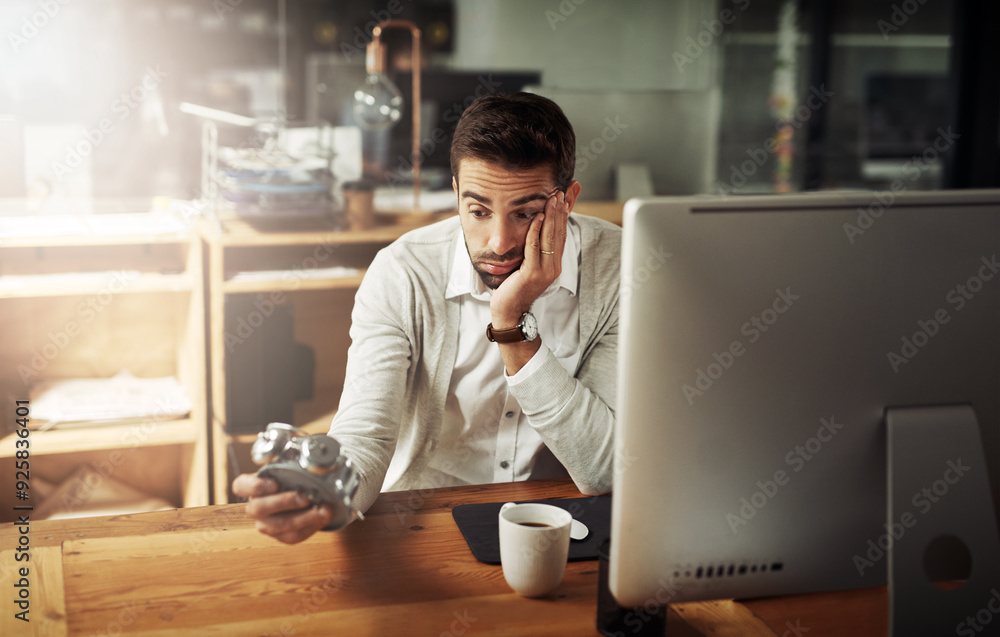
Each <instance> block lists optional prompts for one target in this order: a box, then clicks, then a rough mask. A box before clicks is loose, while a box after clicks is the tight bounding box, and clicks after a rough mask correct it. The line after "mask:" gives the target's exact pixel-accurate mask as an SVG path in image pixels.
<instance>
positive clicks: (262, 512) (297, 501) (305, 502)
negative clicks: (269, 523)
mask: <svg viewBox="0 0 1000 637" xmlns="http://www.w3.org/2000/svg"><path fill="white" fill-rule="evenodd" d="M309 504H310V502H309V498H307V497H305V496H304V495H302V494H300V493H296V492H295V491H283V492H282V493H276V494H275V495H266V496H260V497H254V498H250V501H249V502H247V515H248V516H250V517H252V518H254V519H255V520H264V519H266V518H268V517H271V516H273V515H278V514H282V513H287V512H289V511H300V510H302V509H304V508H306V507H307V506H309Z"/></svg>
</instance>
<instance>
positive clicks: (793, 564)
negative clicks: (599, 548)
mask: <svg viewBox="0 0 1000 637" xmlns="http://www.w3.org/2000/svg"><path fill="white" fill-rule="evenodd" d="M623 226H624V235H623V256H622V297H621V306H620V307H621V314H620V343H619V389H618V431H617V433H616V475H615V497H614V503H613V513H612V531H611V556H610V566H611V568H610V579H609V586H610V589H611V591H612V593H613V594H614V595H615V597H616V598H617V599H618V601H619V603H620V604H622V605H623V606H639V605H642V604H643V603H645V602H647V601H648V600H651V599H655V600H658V601H660V602H663V601H666V600H669V601H673V602H679V601H685V600H695V599H714V598H740V597H744V598H745V597H753V596H765V595H779V594H790V593H799V592H807V591H819V590H832V589H845V588H865V587H872V586H881V585H885V584H886V579H887V578H886V574H887V562H888V556H887V553H888V552H887V551H886V547H887V546H888V544H889V543H890V542H891V541H892V538H891V537H890V536H893V535H894V534H896V533H897V531H899V530H900V529H904V527H903V526H901V525H900V524H894V523H890V521H889V520H888V518H887V500H886V498H887V487H886V481H887V460H886V449H887V443H886V437H887V436H886V424H885V420H886V418H885V414H886V412H887V409H894V408H898V407H908V406H935V405H968V406H971V408H972V410H973V412H974V414H975V419H976V421H977V423H978V430H979V431H978V437H979V441H980V442H981V447H982V452H983V453H984V454H985V458H986V460H985V469H984V467H983V466H981V465H975V466H976V469H975V470H974V471H972V472H971V474H975V473H976V472H979V475H980V477H983V478H984V479H987V480H988V485H989V487H988V489H986V491H987V493H988V492H989V491H992V503H993V504H992V508H991V507H990V506H987V507H985V508H983V509H980V510H978V511H977V512H976V515H977V516H978V518H977V519H978V520H981V521H983V523H984V524H987V525H988V526H990V527H991V528H993V529H994V531H993V532H994V533H995V526H996V521H997V519H998V518H1000V509H998V508H997V503H998V502H1000V262H998V258H1000V191H948V192H924V193H907V192H896V193H893V192H880V193H858V192H853V193H811V194H795V195H781V196H763V197H746V198H714V197H685V198H650V199H635V200H631V201H629V202H628V203H627V204H626V206H625V216H624V223H623ZM969 453H972V452H971V451H970V452H969ZM969 457H971V456H968V455H965V454H963V458H966V459H967V458H969ZM980 458H982V455H980ZM956 466H958V467H959V468H960V469H961V468H962V467H964V466H966V461H965V460H962V461H961V462H960V463H959V464H958V465H956ZM924 469H925V470H927V471H929V472H930V473H929V474H928V475H930V476H932V477H933V476H935V475H937V476H938V478H939V479H938V480H933V481H931V482H929V483H928V486H929V488H930V490H929V491H926V492H921V491H917V492H915V493H914V494H913V497H912V498H907V500H906V504H907V508H908V509H909V510H906V511H899V510H898V508H897V511H896V513H897V514H899V515H906V516H907V517H905V518H901V519H903V520H906V521H908V522H909V521H912V522H914V523H915V524H919V523H920V522H921V521H922V520H925V519H930V516H931V515H932V512H933V510H934V508H935V507H941V506H942V505H940V504H938V503H939V502H941V501H942V500H944V499H947V494H946V492H947V488H948V485H949V484H951V481H952V479H955V477H956V475H960V474H961V475H964V474H963V473H962V472H960V473H959V474H956V473H955V471H956V469H955V467H954V466H950V465H948V464H946V463H942V464H941V466H939V467H938V466H932V467H924ZM984 473H985V474H986V476H983V475H982V474H984ZM971 474H970V475H971ZM970 480H971V478H970ZM939 483H940V485H943V486H944V490H945V493H941V492H940V491H939V490H938V488H939V487H938V484H939ZM987 501H989V500H988V499H987ZM939 511H940V510H939ZM898 521H899V520H898V519H897V521H896V522H898ZM994 584H995V582H994ZM665 598H666V599H665Z"/></svg>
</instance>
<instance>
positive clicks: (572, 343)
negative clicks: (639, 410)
mask: <svg viewBox="0 0 1000 637" xmlns="http://www.w3.org/2000/svg"><path fill="white" fill-rule="evenodd" d="M542 258H545V257H544V256H543V257H542ZM453 263H454V265H453V267H452V271H451V276H450V278H449V281H448V286H447V289H446V291H445V296H446V298H447V299H449V300H451V299H453V300H455V301H456V302H458V303H459V304H460V306H461V311H460V316H461V318H460V327H459V332H458V355H457V357H456V359H455V369H454V371H453V372H452V376H451V386H450V388H449V392H448V398H447V403H446V405H445V416H444V422H442V427H441V434H440V438H439V440H438V445H437V451H436V452H435V454H434V456H433V457H432V458H431V461H430V464H429V466H428V468H427V475H426V478H427V479H428V481H429V483H430V484H433V485H434V486H440V487H444V486H455V485H463V484H486V483H492V482H512V481H516V480H526V479H528V478H529V477H531V474H532V470H533V469H534V468H535V460H536V458H538V456H539V454H540V453H542V452H543V451H544V444H543V443H542V441H541V439H540V438H539V436H538V434H537V433H536V432H535V430H534V429H533V428H532V427H531V424H530V423H528V419H527V417H526V416H524V415H523V414H522V413H521V408H520V406H519V405H518V404H517V401H516V400H515V399H514V398H513V397H512V396H511V395H510V392H509V391H508V386H513V385H517V384H518V383H522V382H530V377H531V373H532V371H534V369H535V368H536V367H537V366H538V365H539V364H540V360H541V359H542V357H541V356H540V354H541V352H542V349H541V348H548V349H549V350H550V351H551V352H552V354H553V355H554V356H555V358H556V359H557V360H558V361H559V363H560V365H562V367H563V368H564V369H566V370H567V371H568V372H569V373H570V374H573V373H574V371H575V370H576V366H577V364H578V362H579V359H580V352H579V345H580V321H579V297H578V295H577V294H578V287H579V271H580V237H579V229H578V228H576V227H575V226H574V225H572V224H570V225H569V226H568V231H567V233H566V246H565V249H564V250H563V257H562V272H561V273H560V275H559V278H558V279H556V280H555V281H553V282H552V284H551V285H550V286H549V287H548V288H547V289H546V290H545V292H543V293H542V294H541V296H539V297H538V299H536V300H535V302H534V303H533V304H532V306H531V312H532V314H534V315H535V318H536V319H537V320H538V334H539V336H540V338H541V339H542V343H541V348H539V351H538V352H536V354H535V355H534V356H533V357H532V358H531V360H529V361H528V363H527V364H525V366H524V367H522V368H521V369H520V370H519V371H518V372H517V373H516V374H514V375H513V376H507V374H506V371H505V370H504V365H503V359H502V358H501V357H500V348H499V347H498V346H497V344H496V343H491V342H490V341H489V340H488V339H487V338H486V326H487V325H488V324H489V323H490V321H491V320H492V316H491V314H490V297H491V295H492V290H490V289H489V288H487V287H486V286H485V285H483V282H482V280H481V279H480V278H479V275H478V274H477V273H476V271H475V269H473V267H472V260H471V259H470V258H469V253H468V250H467V249H466V246H465V240H464V237H463V236H462V234H461V233H460V234H459V235H458V237H457V239H456V241H455V259H454V262H453Z"/></svg>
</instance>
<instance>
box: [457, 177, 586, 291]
mask: <svg viewBox="0 0 1000 637" xmlns="http://www.w3.org/2000/svg"><path fill="white" fill-rule="evenodd" d="M452 186H453V187H454V188H455V192H456V193H457V194H458V213H459V217H460V218H461V221H462V231H463V232H464V233H465V247H466V249H467V250H468V251H469V257H471V258H472V267H473V268H475V270H476V272H477V273H479V277H480V278H481V279H482V281H483V284H484V285H486V286H487V287H489V288H491V289H496V288H498V287H500V284H501V283H503V282H504V281H505V280H506V279H507V277H509V276H510V274H511V273H512V272H514V271H515V270H517V269H518V268H519V267H521V261H522V260H523V259H524V244H525V237H526V236H527V234H528V226H530V225H531V220H532V219H533V218H534V217H535V215H537V214H539V213H541V212H543V211H544V210H545V202H546V201H548V198H549V197H550V196H552V195H553V194H555V193H556V192H557V190H558V189H557V187H556V184H555V181H554V180H553V178H552V169H551V167H549V166H538V167H535V168H531V169H529V170H523V171H518V172H511V171H509V170H505V169H504V168H501V167H500V166H498V165H496V164H490V163H487V162H484V161H480V160H476V159H463V160H461V162H460V163H459V166H458V179H457V181H455V180H453V181H452ZM570 205H572V204H570Z"/></svg>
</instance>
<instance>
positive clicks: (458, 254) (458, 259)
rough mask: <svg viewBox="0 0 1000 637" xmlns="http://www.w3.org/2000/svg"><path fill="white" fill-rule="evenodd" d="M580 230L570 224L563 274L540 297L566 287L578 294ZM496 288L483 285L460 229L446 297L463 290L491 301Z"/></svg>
mask: <svg viewBox="0 0 1000 637" xmlns="http://www.w3.org/2000/svg"><path fill="white" fill-rule="evenodd" d="M579 232H580V231H579V228H578V227H577V225H576V224H575V223H572V222H571V223H568V224H567V227H566V246H565V248H564V249H563V255H562V272H561V273H560V274H559V278H557V279H556V280H555V281H553V282H552V283H551V285H549V287H548V288H546V289H545V291H544V292H542V294H541V295H539V297H538V298H540V299H541V298H545V297H547V296H550V295H552V294H555V292H556V290H558V289H559V288H563V289H565V290H566V291H568V292H569V293H570V294H572V295H574V296H575V295H576V294H577V288H578V285H579V280H580V276H579V273H580V241H579ZM543 257H544V255H543ZM492 292H493V291H492V290H490V289H489V288H488V287H486V286H485V285H483V280H482V279H480V278H479V274H477V273H476V270H475V268H473V267H472V259H471V258H470V257H469V251H468V249H466V247H465V235H464V234H463V233H462V232H461V230H460V231H459V232H458V233H457V235H456V237H455V257H454V259H452V266H451V275H450V276H449V278H448V285H447V287H446V288H445V294H444V296H445V298H446V299H452V298H455V297H458V296H462V295H463V294H471V295H472V297H473V298H475V299H478V300H480V301H489V299H490V295H491V294H492Z"/></svg>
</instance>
